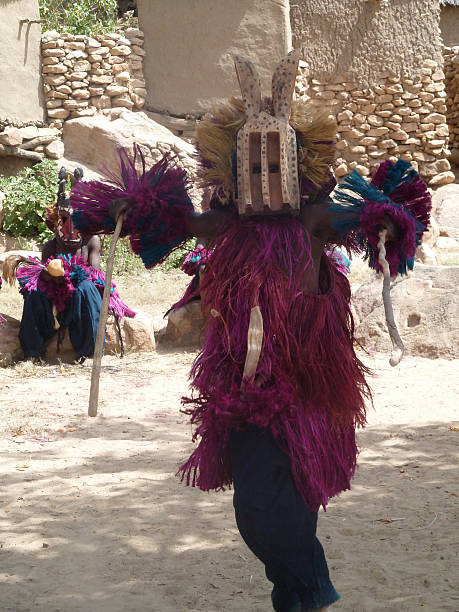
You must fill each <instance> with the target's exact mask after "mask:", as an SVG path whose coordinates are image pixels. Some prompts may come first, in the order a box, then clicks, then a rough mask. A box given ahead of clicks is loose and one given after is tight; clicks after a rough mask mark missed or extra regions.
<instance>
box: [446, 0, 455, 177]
mask: <svg viewBox="0 0 459 612" xmlns="http://www.w3.org/2000/svg"><path fill="white" fill-rule="evenodd" d="M457 8H458V11H459V7H457ZM457 38H458V39H459V30H458V31H457ZM444 57H445V77H446V78H445V87H446V94H447V97H446V108H447V113H446V118H447V121H448V125H449V131H450V136H449V148H450V150H451V159H452V161H454V163H456V164H458V165H459V45H457V46H455V47H445V50H444Z"/></svg>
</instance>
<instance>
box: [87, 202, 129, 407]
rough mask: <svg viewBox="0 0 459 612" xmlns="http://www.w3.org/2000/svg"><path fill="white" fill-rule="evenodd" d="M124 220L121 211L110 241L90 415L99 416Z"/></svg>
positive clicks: (93, 374)
mask: <svg viewBox="0 0 459 612" xmlns="http://www.w3.org/2000/svg"><path fill="white" fill-rule="evenodd" d="M123 221H124V213H121V214H120V216H119V217H118V220H117V222H116V227H115V232H114V234H113V238H112V241H111V243H110V251H109V253H108V257H107V269H106V271H105V287H104V295H103V298H102V305H101V307H100V314H99V327H98V328H97V336H96V345H95V347H94V358H93V360H92V373H91V391H90V392H89V408H88V416H91V417H95V416H97V405H98V402H99V379H100V368H101V365H102V350H103V347H104V339H105V325H106V323H107V317H108V304H109V302H110V291H111V286H112V274H113V264H114V261H115V248H116V243H117V242H118V238H119V236H120V232H121V227H122V225H123Z"/></svg>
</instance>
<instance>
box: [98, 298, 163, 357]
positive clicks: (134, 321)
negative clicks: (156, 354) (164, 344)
mask: <svg viewBox="0 0 459 612" xmlns="http://www.w3.org/2000/svg"><path fill="white" fill-rule="evenodd" d="M134 310H135V308H134ZM120 328H121V335H122V338H123V344H124V349H125V351H126V352H129V353H141V352H151V351H154V350H155V349H156V341H155V334H154V329H153V319H152V318H151V317H150V315H148V314H146V313H145V312H142V311H136V315H135V317H123V318H122V319H121V321H120ZM105 346H106V351H107V352H109V353H116V354H119V353H120V352H121V344H120V339H119V334H118V332H117V330H116V327H115V325H114V317H113V315H110V316H109V317H108V321H107V331H106V334H105Z"/></svg>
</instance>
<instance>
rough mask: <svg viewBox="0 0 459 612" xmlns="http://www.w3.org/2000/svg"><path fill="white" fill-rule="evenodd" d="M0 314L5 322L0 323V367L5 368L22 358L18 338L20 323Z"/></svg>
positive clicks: (4, 314)
mask: <svg viewBox="0 0 459 612" xmlns="http://www.w3.org/2000/svg"><path fill="white" fill-rule="evenodd" d="M1 314H3V317H4V319H5V321H4V322H3V323H0V366H7V365H10V364H11V363H12V362H14V361H16V360H18V359H20V358H21V357H22V350H21V345H20V344H19V338H18V334H19V325H20V321H18V319H14V318H13V317H10V316H8V315H7V314H6V313H1Z"/></svg>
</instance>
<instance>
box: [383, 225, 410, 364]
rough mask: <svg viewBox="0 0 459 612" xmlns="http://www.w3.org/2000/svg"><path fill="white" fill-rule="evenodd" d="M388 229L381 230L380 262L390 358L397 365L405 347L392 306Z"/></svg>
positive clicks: (390, 361)
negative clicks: (387, 248)
mask: <svg viewBox="0 0 459 612" xmlns="http://www.w3.org/2000/svg"><path fill="white" fill-rule="evenodd" d="M386 235H387V230H386V229H383V230H381V231H380V232H379V242H378V251H379V254H378V262H379V265H380V266H381V269H382V272H383V275H384V280H383V288H382V298H383V304H384V314H385V315H386V323H387V328H388V330H389V336H390V339H391V341H392V353H391V356H390V359H389V363H390V365H391V366H396V365H398V364H399V363H400V361H401V359H402V357H403V352H404V350H405V347H404V345H403V341H402V339H401V338H400V334H399V333H398V329H397V325H396V324H395V318H394V310H393V308H392V300H391V297H390V268H389V263H388V262H387V259H386V247H385V246H384V245H385V243H386Z"/></svg>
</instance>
